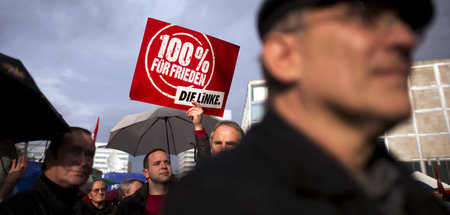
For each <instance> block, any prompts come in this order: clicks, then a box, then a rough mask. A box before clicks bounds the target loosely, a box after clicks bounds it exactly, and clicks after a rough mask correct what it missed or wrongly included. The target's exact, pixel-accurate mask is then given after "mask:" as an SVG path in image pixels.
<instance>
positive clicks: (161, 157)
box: [116, 149, 173, 215]
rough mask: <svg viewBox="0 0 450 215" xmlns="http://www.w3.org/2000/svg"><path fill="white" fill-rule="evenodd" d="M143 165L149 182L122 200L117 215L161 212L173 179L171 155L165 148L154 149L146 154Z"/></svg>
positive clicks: (156, 213)
mask: <svg viewBox="0 0 450 215" xmlns="http://www.w3.org/2000/svg"><path fill="white" fill-rule="evenodd" d="M143 165H144V170H142V172H143V174H144V176H145V178H146V180H147V183H145V184H144V186H142V187H141V188H140V189H139V190H138V191H136V193H134V194H133V195H131V196H128V197H126V198H124V199H122V200H121V201H120V204H119V206H118V207H117V212H116V214H117V215H120V214H123V215H145V214H155V215H158V214H161V212H162V208H163V206H164V203H165V201H166V195H167V193H168V191H169V186H170V185H171V183H172V181H173V174H172V166H171V164H170V158H169V155H167V153H166V152H165V151H164V150H163V149H154V150H152V151H151V152H149V153H148V154H147V155H146V156H145V158H144V163H143Z"/></svg>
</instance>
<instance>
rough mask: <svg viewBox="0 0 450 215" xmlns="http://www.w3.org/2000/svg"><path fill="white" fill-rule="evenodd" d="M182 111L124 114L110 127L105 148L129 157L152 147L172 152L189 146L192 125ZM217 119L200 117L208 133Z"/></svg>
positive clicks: (168, 110)
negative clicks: (127, 154)
mask: <svg viewBox="0 0 450 215" xmlns="http://www.w3.org/2000/svg"><path fill="white" fill-rule="evenodd" d="M185 114H186V112H185V111H182V110H177V109H173V108H166V107H158V108H154V109H152V110H149V111H147V112H143V113H137V114H131V115H127V116H125V117H124V118H123V119H122V120H120V122H119V123H117V124H116V125H115V126H114V128H113V129H111V133H110V135H109V140H108V145H107V146H106V148H113V149H118V150H121V151H124V152H127V153H129V154H131V155H133V156H137V155H145V154H147V153H148V152H150V151H151V150H153V149H156V148H161V149H164V150H166V151H167V152H168V153H169V154H173V155H177V154H178V153H180V152H183V151H186V150H188V149H192V148H193V147H194V145H193V143H194V142H195V136H194V126H193V125H192V120H191V119H189V118H188V117H186V115H185ZM217 122H218V120H217V119H216V118H215V117H212V116H208V115H203V116H202V125H203V127H204V128H205V130H206V132H211V131H212V129H213V128H214V126H215V125H216V123H217Z"/></svg>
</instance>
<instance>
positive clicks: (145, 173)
mask: <svg viewBox="0 0 450 215" xmlns="http://www.w3.org/2000/svg"><path fill="white" fill-rule="evenodd" d="M142 174H143V175H144V177H145V179H148V178H149V176H148V170H147V169H143V170H142Z"/></svg>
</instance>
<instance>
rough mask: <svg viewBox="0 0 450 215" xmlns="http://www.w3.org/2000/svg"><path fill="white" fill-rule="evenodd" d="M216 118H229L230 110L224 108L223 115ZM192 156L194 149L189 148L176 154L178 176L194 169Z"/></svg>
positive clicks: (193, 155)
mask: <svg viewBox="0 0 450 215" xmlns="http://www.w3.org/2000/svg"><path fill="white" fill-rule="evenodd" d="M217 118H218V119H219V120H231V110H225V112H224V114H223V117H217ZM192 135H194V131H192ZM194 157H195V153H194V149H189V150H187V151H184V152H181V153H179V154H178V171H177V175H178V176H180V177H181V176H184V175H185V174H186V173H188V172H189V171H191V170H192V169H194V167H195V164H196V163H195V158H194Z"/></svg>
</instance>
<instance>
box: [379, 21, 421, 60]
mask: <svg viewBox="0 0 450 215" xmlns="http://www.w3.org/2000/svg"><path fill="white" fill-rule="evenodd" d="M389 32H390V33H389V34H388V35H386V41H387V43H388V48H390V49H394V50H395V51H398V52H399V54H401V55H402V56H403V57H410V56H409V55H410V54H411V52H412V50H413V49H414V48H415V47H416V45H417V43H418V41H419V38H418V36H417V34H416V32H415V31H414V30H413V29H412V28H411V27H410V26H409V25H408V24H406V23H405V22H404V21H403V20H400V19H397V20H396V22H395V23H393V24H392V27H391V30H390V31H389Z"/></svg>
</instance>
